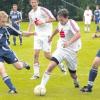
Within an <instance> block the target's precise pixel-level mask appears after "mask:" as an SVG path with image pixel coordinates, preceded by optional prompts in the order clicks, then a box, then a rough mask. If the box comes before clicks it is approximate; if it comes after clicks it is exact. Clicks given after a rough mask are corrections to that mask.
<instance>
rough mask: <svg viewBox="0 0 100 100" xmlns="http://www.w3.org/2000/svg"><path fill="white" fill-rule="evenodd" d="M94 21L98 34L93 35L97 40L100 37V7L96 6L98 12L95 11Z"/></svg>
mask: <svg viewBox="0 0 100 100" xmlns="http://www.w3.org/2000/svg"><path fill="white" fill-rule="evenodd" d="M94 21H95V24H96V33H95V34H94V35H93V38H97V37H99V36H100V35H98V34H97V33H98V32H100V9H99V5H97V6H96V10H95V11H94Z"/></svg>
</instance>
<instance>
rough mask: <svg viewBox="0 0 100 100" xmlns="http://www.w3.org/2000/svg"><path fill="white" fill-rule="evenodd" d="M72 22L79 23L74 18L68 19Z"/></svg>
mask: <svg viewBox="0 0 100 100" xmlns="http://www.w3.org/2000/svg"><path fill="white" fill-rule="evenodd" d="M68 21H69V22H70V23H77V22H76V21H75V20H74V19H69V20H68Z"/></svg>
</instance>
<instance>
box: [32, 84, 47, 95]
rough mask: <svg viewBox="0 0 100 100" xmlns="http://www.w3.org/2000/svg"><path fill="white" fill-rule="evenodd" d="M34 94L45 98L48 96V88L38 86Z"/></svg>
mask: <svg viewBox="0 0 100 100" xmlns="http://www.w3.org/2000/svg"><path fill="white" fill-rule="evenodd" d="M34 94H35V95H36V96H44V95H45V94H46V88H45V87H41V86H40V85H37V86H36V87H35V88H34Z"/></svg>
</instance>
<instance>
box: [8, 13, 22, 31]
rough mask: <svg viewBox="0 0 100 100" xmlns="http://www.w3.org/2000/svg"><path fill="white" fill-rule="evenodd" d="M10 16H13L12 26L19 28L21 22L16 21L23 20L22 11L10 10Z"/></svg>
mask: <svg viewBox="0 0 100 100" xmlns="http://www.w3.org/2000/svg"><path fill="white" fill-rule="evenodd" d="M10 18H11V21H12V26H14V27H15V28H16V29H18V30H19V24H18V23H15V21H18V20H22V14H21V12H19V11H16V12H15V11H11V12H10Z"/></svg>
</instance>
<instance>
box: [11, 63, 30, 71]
mask: <svg viewBox="0 0 100 100" xmlns="http://www.w3.org/2000/svg"><path fill="white" fill-rule="evenodd" d="M13 65H14V66H15V67H16V69H18V70H21V69H23V68H26V69H27V70H30V66H29V65H28V64H27V63H26V62H22V61H17V62H14V63H13Z"/></svg>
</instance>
